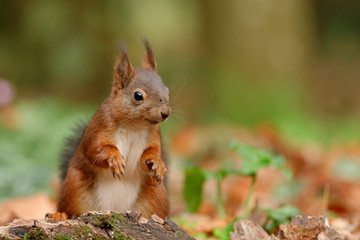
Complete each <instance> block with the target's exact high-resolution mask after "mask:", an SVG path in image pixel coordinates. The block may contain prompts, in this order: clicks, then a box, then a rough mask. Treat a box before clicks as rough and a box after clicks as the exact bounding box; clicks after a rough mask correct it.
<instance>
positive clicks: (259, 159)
mask: <svg viewBox="0 0 360 240" xmlns="http://www.w3.org/2000/svg"><path fill="white" fill-rule="evenodd" d="M231 148H232V149H233V150H234V151H236V152H237V153H238V155H239V156H240V157H241V159H242V167H241V169H240V170H235V169H229V168H221V169H219V170H216V171H207V170H204V169H202V168H200V167H192V168H187V169H185V186H184V190H183V196H184V199H185V201H186V204H187V211H189V212H195V211H197V209H198V208H199V206H200V204H201V202H202V186H203V184H204V182H205V181H206V180H208V179H215V180H216V183H217V184H216V186H217V192H216V208H217V211H218V214H219V216H220V217H222V218H224V217H225V215H226V213H225V208H224V204H223V199H222V195H221V182H222V180H223V179H224V178H225V177H226V176H227V175H228V174H235V175H242V176H249V177H251V185H250V188H249V191H248V193H247V196H246V199H245V203H244V204H245V205H244V216H242V218H248V217H249V215H250V212H251V209H252V208H251V206H250V200H251V198H252V195H253V192H254V188H255V184H256V180H257V174H258V172H259V170H260V169H262V168H267V167H269V166H273V167H275V168H277V169H279V170H280V171H282V172H283V173H284V174H285V177H286V178H287V179H291V178H292V172H291V171H290V170H289V169H287V168H285V159H284V157H283V156H281V155H274V154H272V153H271V152H269V151H266V150H264V149H260V148H256V147H252V146H249V145H246V144H243V143H240V142H238V141H232V142H231ZM295 210H297V209H295V208H294V207H283V208H280V209H278V210H272V211H270V210H269V209H263V211H265V212H266V213H267V216H268V220H267V223H266V224H267V228H266V229H269V230H273V229H274V227H276V226H277V225H279V224H281V223H284V222H286V221H288V219H289V217H291V216H294V215H296V214H297V213H298V211H295ZM236 220H238V219H235V220H234V221H232V222H231V223H230V224H229V225H228V226H227V227H226V228H225V229H215V230H214V235H215V236H216V237H218V238H220V239H228V238H229V232H230V231H232V230H233V224H234V223H235V221H236Z"/></svg>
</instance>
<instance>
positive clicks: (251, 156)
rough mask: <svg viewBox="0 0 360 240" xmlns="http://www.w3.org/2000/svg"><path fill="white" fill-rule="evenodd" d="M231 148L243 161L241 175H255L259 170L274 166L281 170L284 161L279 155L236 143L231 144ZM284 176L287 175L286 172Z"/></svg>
mask: <svg viewBox="0 0 360 240" xmlns="http://www.w3.org/2000/svg"><path fill="white" fill-rule="evenodd" d="M231 148H232V149H234V150H236V151H237V153H238V154H239V155H240V156H241V158H242V160H243V165H242V168H241V173H242V174H245V175H255V174H256V173H257V172H258V171H259V170H260V169H261V168H266V167H268V166H270V165H271V166H274V167H275V168H277V169H283V168H284V163H285V159H284V157H283V156H281V155H274V154H272V153H271V152H269V151H266V150H263V149H260V148H256V147H252V146H249V145H246V144H243V143H239V142H237V141H232V142H231ZM285 174H288V175H289V173H288V172H286V173H285Z"/></svg>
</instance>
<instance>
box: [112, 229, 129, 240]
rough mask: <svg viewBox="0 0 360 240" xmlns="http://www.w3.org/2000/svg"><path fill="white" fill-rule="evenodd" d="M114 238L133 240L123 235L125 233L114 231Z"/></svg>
mask: <svg viewBox="0 0 360 240" xmlns="http://www.w3.org/2000/svg"><path fill="white" fill-rule="evenodd" d="M113 238H114V239H115V240H132V239H133V238H132V237H127V236H124V235H123V231H122V230H116V231H114V235H113Z"/></svg>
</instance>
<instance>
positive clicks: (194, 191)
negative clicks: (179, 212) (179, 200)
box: [183, 167, 206, 212]
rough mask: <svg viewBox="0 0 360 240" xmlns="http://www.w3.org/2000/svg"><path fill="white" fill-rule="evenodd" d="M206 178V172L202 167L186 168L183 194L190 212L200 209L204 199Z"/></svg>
mask: <svg viewBox="0 0 360 240" xmlns="http://www.w3.org/2000/svg"><path fill="white" fill-rule="evenodd" d="M205 179H206V177H205V173H204V171H203V170H202V169H201V168H199V167H195V168H187V169H185V186H184V189H183V196H184V199H185V201H186V210H187V211H188V212H196V211H197V210H198V208H199V206H200V204H201V201H202V187H203V183H204V181H205Z"/></svg>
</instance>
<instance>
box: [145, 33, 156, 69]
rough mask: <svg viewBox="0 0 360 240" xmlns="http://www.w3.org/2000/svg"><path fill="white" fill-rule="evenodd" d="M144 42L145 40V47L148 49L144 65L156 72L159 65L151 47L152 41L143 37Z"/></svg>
mask: <svg viewBox="0 0 360 240" xmlns="http://www.w3.org/2000/svg"><path fill="white" fill-rule="evenodd" d="M143 42H144V45H145V49H146V55H145V57H144V59H143V61H142V67H143V68H146V69H150V70H152V71H154V72H156V71H157V66H156V62H155V58H154V54H153V52H152V50H151V47H150V43H149V41H148V40H146V39H145V38H144V39H143Z"/></svg>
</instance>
